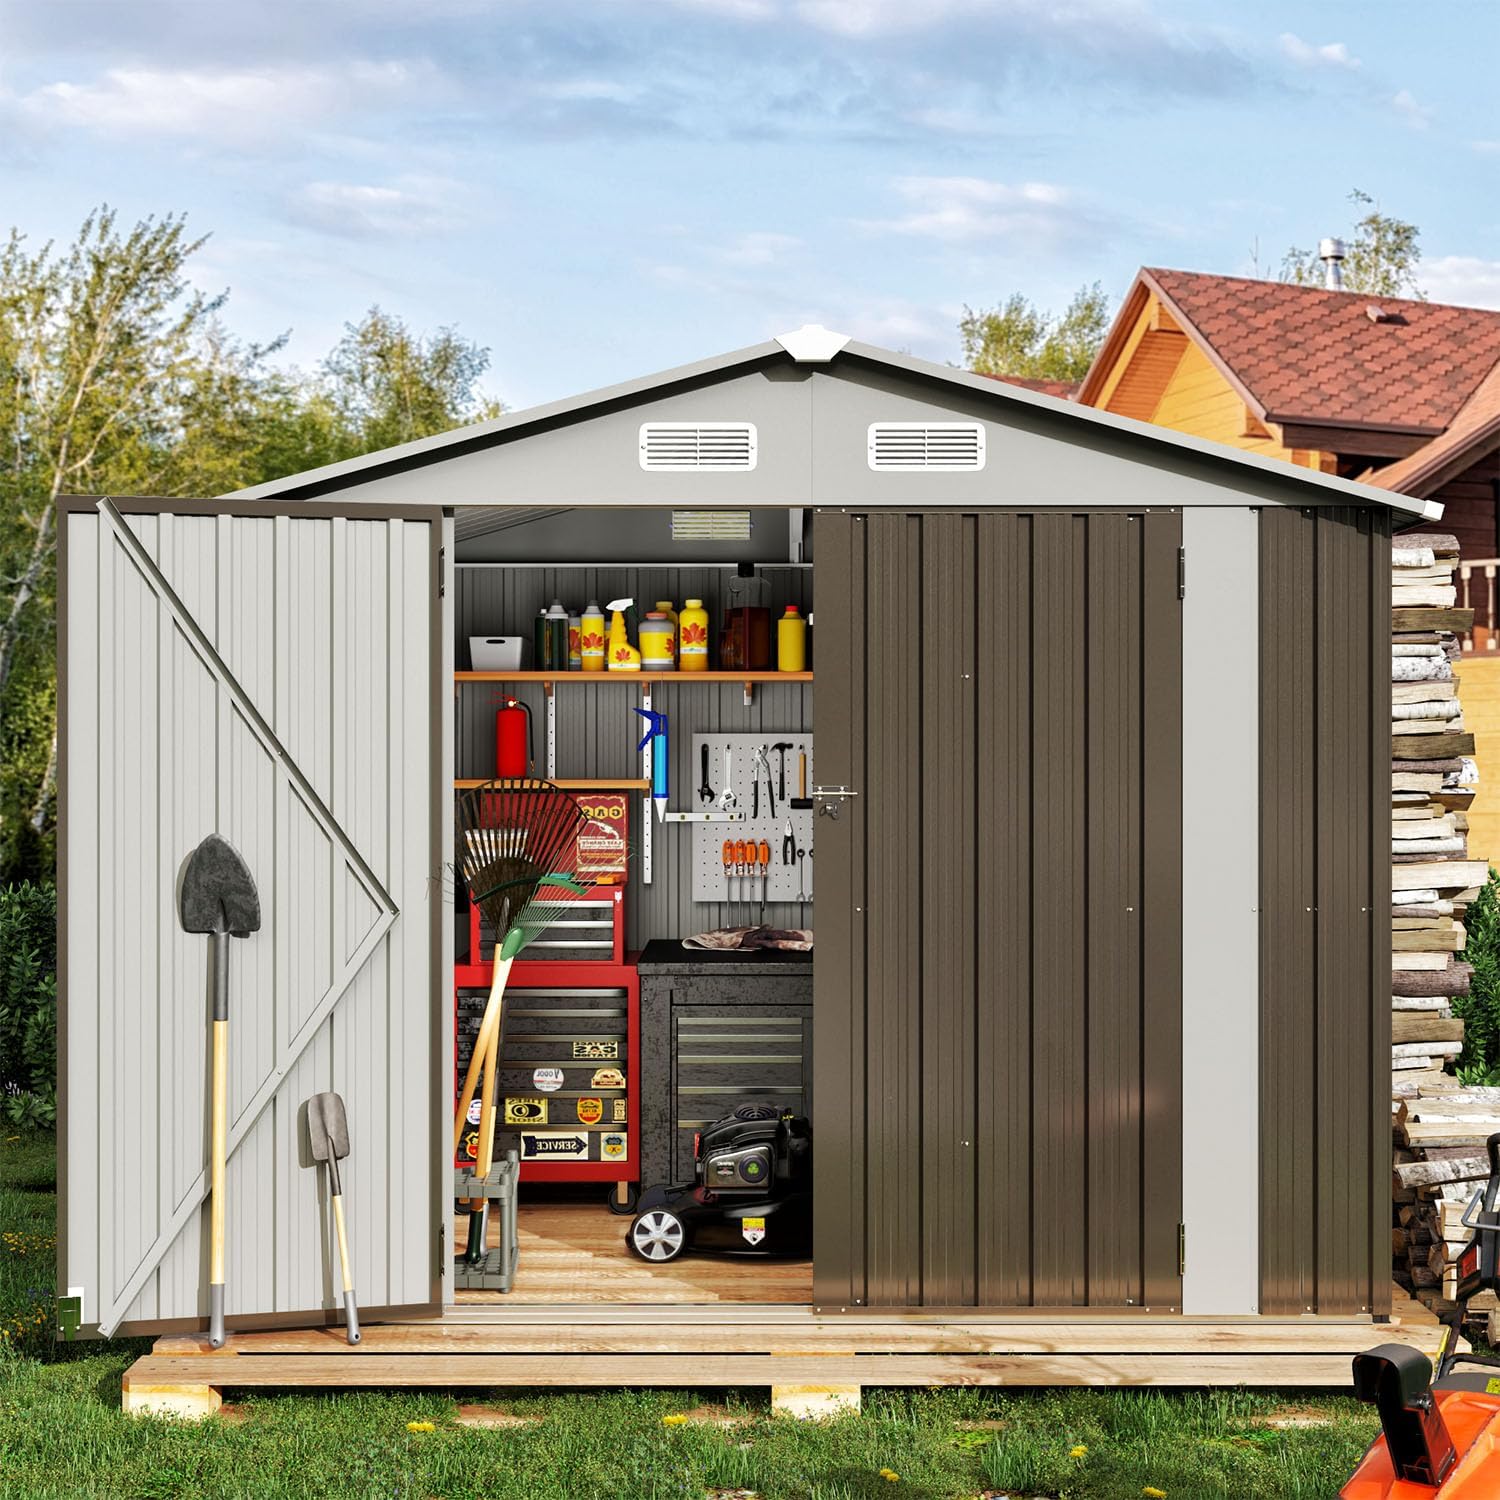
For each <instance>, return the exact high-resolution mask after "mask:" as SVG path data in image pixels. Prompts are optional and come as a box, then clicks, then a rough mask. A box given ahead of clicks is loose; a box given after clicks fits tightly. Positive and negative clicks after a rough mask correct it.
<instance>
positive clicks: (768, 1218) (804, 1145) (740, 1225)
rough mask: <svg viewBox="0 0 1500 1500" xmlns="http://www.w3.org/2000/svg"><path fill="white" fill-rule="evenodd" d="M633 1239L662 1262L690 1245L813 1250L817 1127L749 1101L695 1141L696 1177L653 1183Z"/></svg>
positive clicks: (795, 1252) (744, 1251) (798, 1255)
mask: <svg viewBox="0 0 1500 1500" xmlns="http://www.w3.org/2000/svg"><path fill="white" fill-rule="evenodd" d="M625 1243H626V1244H627V1245H629V1246H630V1248H631V1250H632V1251H634V1253H635V1254H636V1255H639V1256H640V1257H641V1259H642V1260H648V1261H651V1262H652V1263H653V1264H656V1265H664V1264H666V1262H667V1261H671V1260H676V1259H677V1257H678V1256H679V1255H681V1254H682V1253H683V1252H684V1251H686V1250H704V1251H711V1252H715V1253H717V1254H720V1255H764V1256H787V1257H791V1258H795V1259H803V1260H805V1259H806V1258H807V1257H808V1256H810V1255H811V1254H812V1127H811V1125H809V1124H808V1122H807V1120H806V1118H805V1117H803V1116H802V1115H794V1114H791V1113H787V1114H781V1113H780V1112H778V1111H777V1110H776V1109H774V1108H772V1106H770V1105H769V1104H742V1105H740V1107H739V1108H738V1109H736V1110H735V1111H734V1113H733V1114H731V1115H726V1116H725V1117H724V1118H723V1119H722V1120H715V1121H714V1122H713V1124H712V1125H708V1126H705V1127H704V1129H703V1130H701V1131H700V1132H699V1133H698V1135H697V1136H696V1138H695V1139H694V1142H693V1181H692V1182H691V1183H688V1184H686V1185H684V1186H682V1187H652V1188H647V1189H646V1190H645V1191H644V1192H643V1193H642V1194H641V1198H640V1202H639V1203H638V1204H637V1205H636V1215H635V1218H634V1219H633V1220H632V1221H631V1224H630V1228H629V1230H628V1231H627V1232H626V1235H625Z"/></svg>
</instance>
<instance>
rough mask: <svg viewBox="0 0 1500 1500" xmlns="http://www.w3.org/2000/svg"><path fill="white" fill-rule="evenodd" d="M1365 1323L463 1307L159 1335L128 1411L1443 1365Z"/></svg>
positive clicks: (1416, 1313)
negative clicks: (266, 1329) (422, 1394)
mask: <svg viewBox="0 0 1500 1500" xmlns="http://www.w3.org/2000/svg"><path fill="white" fill-rule="evenodd" d="M1397 1299H1398V1300H1397V1304H1396V1307H1395V1310H1394V1314H1393V1317H1392V1320H1391V1322H1389V1323H1382V1324H1374V1323H1372V1322H1370V1321H1369V1320H1368V1319H1364V1318H1168V1317H1152V1316H1149V1315H1144V1314H1142V1315H1137V1316H1132V1317H1123V1316H1120V1315H1118V1314H1108V1313H1105V1314H1090V1313H1083V1312H1080V1313H1075V1314H1069V1315H1067V1316H1064V1317H1057V1316H1042V1315H1035V1314H1004V1315H1000V1314H993V1315H985V1314H967V1315H966V1314H958V1315H942V1314H917V1313H863V1314H859V1313H856V1314H852V1315H851V1314H842V1315H841V1314H827V1315H825V1314H820V1313H818V1312H815V1311H814V1310H813V1309H812V1308H809V1307H788V1306H785V1305H781V1306H778V1305H774V1304H749V1303H741V1304H731V1303H723V1304H721V1305H719V1306H697V1307H689V1306H683V1307H676V1308H670V1309H669V1308H666V1307H663V1306H662V1305H660V1304H655V1305H644V1306H643V1305H634V1306H626V1305H616V1306H602V1305H600V1304H599V1303H583V1304H576V1303H549V1304H546V1305H540V1304H531V1305H527V1304H524V1303H508V1302H507V1303H505V1304H504V1305H496V1304H493V1303H492V1304H488V1305H484V1306H474V1305H460V1306H457V1307H450V1308H449V1309H447V1310H446V1311H445V1313H444V1314H443V1316H442V1317H440V1318H436V1319H433V1320H431V1321H425V1322H405V1323H386V1324H372V1325H369V1326H367V1327H366V1328H365V1329H364V1336H363V1339H362V1341H361V1342H360V1344H359V1345H358V1346H357V1347H354V1348H351V1347H350V1346H349V1345H348V1344H346V1343H345V1342H344V1335H343V1330H342V1328H340V1327H328V1328H316V1329H301V1330H292V1331H288V1332H282V1333H243V1334H233V1335H231V1337H230V1339H229V1342H228V1343H227V1344H226V1345H225V1347H224V1348H223V1349H222V1350H219V1351H217V1352H215V1351H212V1350H210V1349H209V1347H208V1343H207V1340H206V1339H205V1338H203V1337H201V1336H197V1335H194V1336H187V1337H183V1336H179V1337H172V1338H162V1339H158V1340H157V1342H156V1346H155V1348H154V1350H153V1352H152V1353H150V1354H148V1355H145V1356H144V1357H142V1358H141V1359H138V1360H137V1361H136V1362H135V1364H134V1365H132V1366H131V1367H130V1369H129V1370H128V1371H126V1373H125V1377H124V1380H123V1382H122V1389H123V1393H124V1401H125V1405H126V1407H127V1409H131V1410H170V1411H177V1412H178V1413H179V1414H182V1415H201V1414H206V1413H207V1412H209V1411H212V1410H215V1409H217V1405H218V1401H219V1392H220V1391H221V1390H224V1389H237V1388H238V1389H243V1388H250V1387H264V1386H285V1387H296V1386H345V1385H347V1386H389V1387H402V1386H411V1387H417V1386H438V1387H464V1386H478V1387H502V1386H516V1387H520V1386H531V1387H535V1386H539V1385H543V1386H621V1385H634V1386H665V1387H670V1388H673V1389H679V1390H680V1389H683V1388H691V1387H714V1386H721V1387H722V1386H733V1387H741V1388H743V1387H753V1386H769V1387H771V1388H772V1391H773V1393H775V1392H776V1391H777V1390H778V1389H780V1390H788V1389H798V1390H800V1389H804V1388H808V1387H812V1388H823V1387H837V1388H841V1389H848V1390H854V1391H857V1390H859V1389H860V1388H862V1387H864V1386H899V1385H995V1386H999V1385H1010V1386H1064V1385H1066V1386H1215V1385H1246V1386H1288V1387H1295V1386H1303V1387H1316V1386H1321V1387H1325V1388H1333V1389H1347V1388H1348V1386H1349V1381H1350V1368H1349V1365H1350V1360H1351V1358H1352V1357H1353V1356H1354V1355H1355V1354H1357V1353H1358V1352H1359V1351H1360V1350H1362V1349H1367V1348H1369V1347H1370V1346H1371V1345H1373V1344H1377V1343H1403V1344H1408V1345H1410V1346H1412V1347H1413V1348H1416V1349H1420V1350H1421V1351H1422V1352H1423V1353H1426V1354H1429V1355H1431V1354H1433V1353H1434V1352H1435V1350H1436V1346H1437V1342H1438V1334H1439V1330H1438V1324H1437V1320H1436V1319H1435V1318H1434V1317H1433V1316H1432V1314H1431V1313H1429V1312H1428V1311H1427V1309H1426V1308H1424V1307H1422V1306H1421V1305H1420V1304H1419V1303H1415V1302H1412V1301H1411V1300H1410V1299H1409V1298H1405V1297H1401V1296H1400V1294H1399V1293H1398V1294H1397Z"/></svg>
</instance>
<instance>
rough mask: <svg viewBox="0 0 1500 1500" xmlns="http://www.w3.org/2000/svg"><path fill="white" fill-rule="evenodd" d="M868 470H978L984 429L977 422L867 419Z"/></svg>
mask: <svg viewBox="0 0 1500 1500" xmlns="http://www.w3.org/2000/svg"><path fill="white" fill-rule="evenodd" d="M868 451H869V458H870V467H871V468H872V469H886V470H896V471H901V472H907V473H910V472H913V471H915V470H917V469H982V468H983V467H984V428H983V426H982V425H981V424H980V423H978V422H871V423H870V431H869V437H868Z"/></svg>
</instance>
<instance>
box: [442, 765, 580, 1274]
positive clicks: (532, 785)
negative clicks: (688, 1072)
mask: <svg viewBox="0 0 1500 1500" xmlns="http://www.w3.org/2000/svg"><path fill="white" fill-rule="evenodd" d="M587 826H588V818H587V816H586V815H585V814H584V812H583V811H582V810H581V809H580V808H579V806H578V801H577V799H576V798H575V797H573V796H572V795H571V794H570V793H568V792H565V791H563V790H562V788H561V787H557V786H554V785H553V784H552V783H551V782H550V781H541V780H537V779H534V778H532V777H515V778H511V779H506V780H502V781H489V782H485V783H484V784H483V785H481V786H477V787H474V788H472V789H471V790H469V791H466V792H464V793H463V794H462V795H461V796H460V797H459V799H458V839H459V842H458V868H459V873H460V874H461V875H462V876H463V880H464V884H465V885H466V886H467V887H468V889H469V899H470V900H471V901H472V902H473V903H474V904H475V905H476V906H477V907H478V908H479V910H480V911H481V913H483V915H484V918H485V920H486V921H487V922H488V923H489V924H490V926H491V927H492V928H494V931H495V956H494V977H493V979H492V980H491V983H490V997H489V1000H488V1002H487V1003H486V1005H485V1008H484V1018H483V1020H482V1021H481V1022H480V1026H479V1034H478V1036H477V1037H475V1039H474V1052H473V1055H472V1056H471V1057H470V1059H469V1068H468V1072H467V1074H466V1075H465V1077H464V1084H463V1088H462V1089H460V1090H459V1098H458V1108H457V1110H456V1112H455V1114H454V1117H453V1150H454V1152H455V1153H457V1151H458V1148H459V1144H460V1143H461V1142H462V1140H463V1135H464V1126H465V1124H466V1123H467V1119H468V1113H469V1104H470V1101H471V1100H472V1099H473V1097H474V1090H475V1087H476V1086H477V1085H478V1084H479V1081H480V1074H481V1072H482V1073H483V1078H484V1083H483V1087H482V1089H481V1090H480V1096H479V1098H480V1104H479V1143H478V1152H477V1157H476V1160H475V1164H474V1171H475V1174H476V1175H477V1176H479V1177H487V1176H488V1175H489V1172H490V1168H491V1167H492V1166H493V1165H494V1158H495V1076H496V1072H497V1070H498V1061H499V1055H500V1030H501V1026H500V1023H501V1017H502V1014H503V1008H504V1006H503V997H504V994H505V983H506V980H507V979H508V978H509V976H510V968H511V965H512V964H513V963H514V962H515V959H516V955H517V954H518V953H520V951H521V950H522V948H524V947H525V946H526V944H527V943H528V942H530V941H531V939H532V938H533V937H535V936H536V934H537V933H538V932H540V931H542V930H543V929H544V928H545V927H546V926H547V924H548V922H549V921H550V920H552V918H553V917H554V916H555V915H556V913H555V912H554V911H553V910H552V909H551V908H550V907H549V906H546V905H538V904H537V902H536V898H537V892H538V891H539V890H540V889H541V888H542V887H543V886H561V887H563V888H565V889H567V890H571V891H574V892H576V893H580V894H581V893H582V892H583V891H584V889H585V886H584V883H583V882H581V881H580V880H579V879H578V835H579V834H580V833H581V832H582V831H583V830H584V829H585V828H586V827H587ZM482 1225H483V1202H482V1200H477V1201H476V1202H475V1203H474V1204H471V1217H470V1230H469V1238H470V1245H469V1251H468V1256H469V1258H470V1259H477V1258H478V1256H480V1255H482V1254H483V1248H484V1241H483V1230H482ZM476 1233H478V1234H479V1236H480V1238H479V1243H478V1244H477V1245H476V1244H475V1243H474V1237H475V1234H476Z"/></svg>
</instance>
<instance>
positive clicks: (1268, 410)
mask: <svg viewBox="0 0 1500 1500" xmlns="http://www.w3.org/2000/svg"><path fill="white" fill-rule="evenodd" d="M1153 292H1154V293H1155V294H1156V295H1157V296H1158V297H1159V298H1160V299H1161V301H1162V303H1163V304H1164V305H1165V306H1166V307H1167V309H1168V311H1169V312H1170V313H1171V314H1172V316H1173V317H1174V318H1175V319H1176V320H1177V322H1178V323H1179V324H1180V325H1181V326H1182V328H1183V331H1184V332H1185V333H1186V334H1187V335H1188V336H1189V337H1190V338H1193V339H1194V340H1195V341H1196V342H1197V343H1198V345H1199V346H1200V347H1201V348H1202V349H1203V351H1204V353H1205V354H1207V356H1208V357H1209V359H1210V360H1212V361H1213V363H1214V364H1215V365H1217V366H1218V368H1219V369H1220V371H1221V372H1222V373H1223V375H1224V376H1225V378H1226V379H1227V380H1228V381H1229V383H1230V384H1231V385H1232V386H1234V387H1235V389H1236V390H1237V391H1238V392H1239V393H1240V395H1241V396H1243V397H1244V399H1245V401H1246V403H1247V405H1249V407H1250V408H1251V410H1252V411H1254V412H1255V413H1256V415H1257V416H1259V417H1260V418H1261V420H1263V421H1267V422H1302V423H1317V424H1326V425H1332V426H1340V427H1376V428H1382V429H1385V430H1388V431H1397V432H1407V433H1418V434H1422V433H1433V434H1436V433H1439V432H1441V431H1443V429H1444V428H1446V427H1447V426H1449V424H1450V423H1452V422H1453V420H1454V419H1455V417H1456V416H1457V414H1458V412H1459V410H1460V409H1461V408H1462V407H1463V405H1464V403H1465V402H1466V401H1467V400H1468V399H1469V397H1470V396H1471V395H1473V394H1474V392H1475V390H1476V389H1477V388H1478V386H1479V384H1480V382H1481V381H1482V380H1483V379H1484V378H1485V376H1486V375H1488V374H1489V373H1490V371H1491V370H1492V369H1493V368H1494V367H1495V365H1496V363H1497V361H1500V312H1492V311H1490V310H1488V309H1485V308H1478V307H1456V306H1451V305H1449V304H1446V303H1441V302H1419V301H1415V300H1413V299H1410V298H1401V297H1371V296H1369V295H1367V294H1365V293H1361V292H1332V291H1327V290H1325V289H1324V288H1322V287H1313V286H1293V285H1291V284H1289V283H1286V282H1279V281H1261V280H1256V279H1254V278H1252V277H1247V276H1215V275H1209V274H1205V273H1202V272H1197V271H1173V270H1167V269H1165V268H1161V267H1153V266H1145V267H1142V268H1141V270H1140V271H1139V272H1138V273H1137V276H1136V280H1135V282H1134V284H1133V285H1132V286H1131V289H1130V292H1129V293H1128V294H1127V296H1126V298H1125V302H1124V304H1123V305H1122V307H1121V310H1120V313H1119V315H1118V317H1117V318H1116V320H1115V323H1114V325H1113V326H1112V327H1111V329H1110V333H1109V335H1108V336H1107V337H1106V339H1105V343H1104V346H1103V347H1102V348H1101V349H1100V351H1099V354H1098V356H1097V357H1096V358H1095V360H1094V363H1093V365H1092V366H1091V367H1090V369H1089V373H1088V375H1087V377H1086V378H1085V380H1084V383H1083V388H1082V389H1081V390H1080V392H1079V397H1078V399H1079V400H1080V401H1082V402H1089V401H1091V400H1092V399H1093V398H1094V396H1095V394H1096V393H1097V391H1098V390H1099V388H1100V386H1101V385H1102V384H1103V381H1104V378H1105V376H1106V375H1107V373H1108V372H1109V370H1110V369H1111V368H1112V367H1113V365H1114V363H1115V360H1116V359H1117V358H1118V357H1119V355H1120V353H1121V350H1122V348H1123V345H1124V340H1125V337H1126V336H1127V335H1128V331H1129V328H1130V326H1131V324H1132V323H1133V322H1134V320H1135V318H1136V317H1137V316H1138V315H1139V311H1140V308H1141V306H1142V304H1143V303H1144V301H1145V298H1146V296H1148V295H1149V294H1150V293H1153ZM1372 308H1374V309H1377V310H1379V311H1382V312H1385V313H1388V314H1394V315H1395V316H1394V318H1393V319H1391V320H1390V321H1385V320H1382V321H1376V320H1375V319H1374V318H1372V316H1371V315H1370V309H1372Z"/></svg>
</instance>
